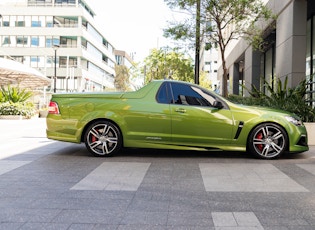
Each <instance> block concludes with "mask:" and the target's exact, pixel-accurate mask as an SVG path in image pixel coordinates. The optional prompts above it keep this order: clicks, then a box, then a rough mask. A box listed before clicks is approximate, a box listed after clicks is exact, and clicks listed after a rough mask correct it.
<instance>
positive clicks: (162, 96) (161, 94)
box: [156, 83, 171, 104]
mask: <svg viewBox="0 0 315 230" xmlns="http://www.w3.org/2000/svg"><path fill="white" fill-rule="evenodd" d="M167 89H168V84H167V83H163V84H162V86H161V87H160V89H159V91H158V92H157V95H156V100H157V102H158V103H163V104H169V103H171V98H170V96H169V93H168V92H169V91H168V90H167Z"/></svg>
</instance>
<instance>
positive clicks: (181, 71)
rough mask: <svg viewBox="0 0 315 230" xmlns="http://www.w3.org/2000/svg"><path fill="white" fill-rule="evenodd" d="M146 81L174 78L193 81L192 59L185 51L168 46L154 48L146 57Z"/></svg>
mask: <svg viewBox="0 0 315 230" xmlns="http://www.w3.org/2000/svg"><path fill="white" fill-rule="evenodd" d="M144 63H145V82H150V81H152V80H154V79H168V78H170V79H174V80H181V81H188V82H192V81H193V78H194V71H193V66H192V60H191V59H190V58H187V57H185V55H184V54H183V53H179V52H176V50H169V49H167V48H161V49H152V50H151V52H150V54H149V56H148V57H146V58H145V60H144Z"/></svg>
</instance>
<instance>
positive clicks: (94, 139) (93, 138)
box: [91, 135, 96, 143]
mask: <svg viewBox="0 0 315 230" xmlns="http://www.w3.org/2000/svg"><path fill="white" fill-rule="evenodd" d="M91 141H92V143H93V142H95V141H96V137H95V136H94V135H93V136H92V138H91Z"/></svg>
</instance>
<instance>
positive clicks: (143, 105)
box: [46, 80, 308, 159]
mask: <svg viewBox="0 0 315 230" xmlns="http://www.w3.org/2000/svg"><path fill="white" fill-rule="evenodd" d="M46 119H47V130H46V132H47V137H48V138H49V139H54V140H60V141H68V142H74V143H82V142H84V143H85V145H86V147H87V149H88V150H89V152H90V153H92V154H93V155H95V156H111V155H113V154H115V153H117V152H118V151H120V149H121V148H122V147H125V148H128V147H132V148H156V149H178V150H218V149H220V150H225V151H247V152H250V153H252V154H254V155H255V156H258V157H260V158H264V159H273V158H278V157H280V156H281V155H282V154H283V153H285V152H291V153H298V152H304V151H307V150H308V145H307V132H306V129H305V126H304V125H303V123H302V121H301V120H300V119H299V118H298V117H297V116H295V115H294V114H291V113H288V112H285V111H279V110H275V109H270V108H260V107H250V106H244V105H238V104H234V103H232V102H230V101H228V100H226V99H225V98H223V97H221V96H219V95H218V94H216V93H214V92H212V91H209V90H207V89H204V88H202V87H200V86H199V85H195V84H192V83H187V82H181V81H173V80H155V81H152V82H150V83H149V84H147V85H145V86H144V87H143V88H141V89H139V90H137V91H133V92H112V93H105V92H99V93H70V94H69V93H65V94H53V96H52V99H51V102H50V105H49V114H48V116H47V118H46Z"/></svg>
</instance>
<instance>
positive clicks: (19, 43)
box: [16, 36, 28, 47]
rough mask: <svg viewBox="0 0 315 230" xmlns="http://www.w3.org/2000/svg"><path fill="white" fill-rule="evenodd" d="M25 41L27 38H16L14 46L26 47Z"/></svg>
mask: <svg viewBox="0 0 315 230" xmlns="http://www.w3.org/2000/svg"><path fill="white" fill-rule="evenodd" d="M27 40H28V37H27V36H17V37H16V46H18V47H23V46H27Z"/></svg>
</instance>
